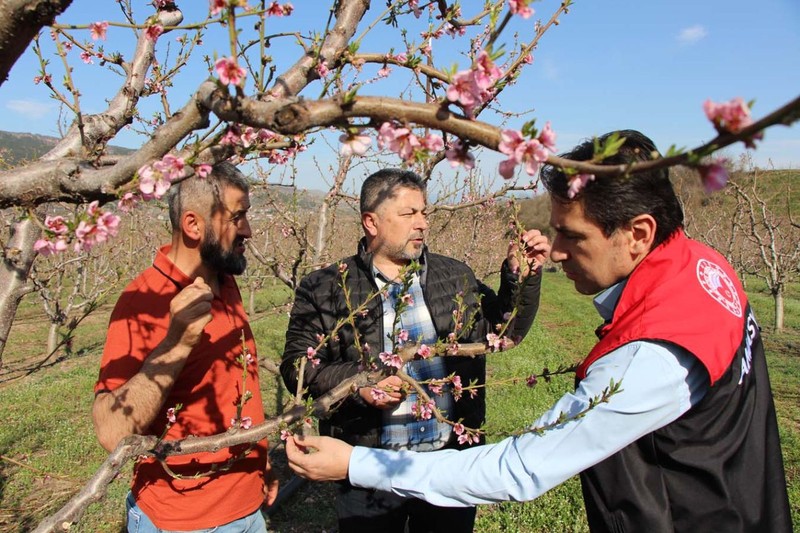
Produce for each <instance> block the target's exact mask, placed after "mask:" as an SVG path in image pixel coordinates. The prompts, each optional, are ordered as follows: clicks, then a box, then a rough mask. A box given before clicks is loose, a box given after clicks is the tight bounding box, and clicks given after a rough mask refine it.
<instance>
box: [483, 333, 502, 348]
mask: <svg viewBox="0 0 800 533" xmlns="http://www.w3.org/2000/svg"><path fill="white" fill-rule="evenodd" d="M486 342H487V344H488V345H489V348H491V349H492V351H493V352H496V351H499V350H500V346H501V341H500V337H498V336H497V335H496V334H494V333H489V334H487V335H486Z"/></svg>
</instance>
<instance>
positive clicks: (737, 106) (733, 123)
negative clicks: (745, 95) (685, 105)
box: [703, 96, 753, 133]
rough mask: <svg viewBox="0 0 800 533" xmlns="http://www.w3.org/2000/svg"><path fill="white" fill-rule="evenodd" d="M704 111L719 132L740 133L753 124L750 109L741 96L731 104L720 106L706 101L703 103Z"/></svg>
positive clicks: (721, 104)
mask: <svg viewBox="0 0 800 533" xmlns="http://www.w3.org/2000/svg"><path fill="white" fill-rule="evenodd" d="M703 110H704V111H705V113H706V116H707V117H708V119H709V120H710V121H711V122H713V123H714V126H715V127H716V128H717V129H719V130H723V131H728V132H731V133H738V132H739V131H741V130H742V129H743V128H746V127H747V126H749V125H750V124H752V123H753V120H752V119H751V118H750V108H749V107H748V106H747V103H745V101H744V99H742V97H740V96H739V97H736V98H734V99H733V100H731V101H730V102H723V103H719V104H718V103H716V102H712V101H711V100H706V101H705V102H703Z"/></svg>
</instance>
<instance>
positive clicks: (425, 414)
mask: <svg viewBox="0 0 800 533" xmlns="http://www.w3.org/2000/svg"><path fill="white" fill-rule="evenodd" d="M434 409H436V404H435V403H433V401H432V400H428V401H427V402H423V401H422V400H418V401H417V403H415V404H414V405H412V406H411V413H412V414H413V415H414V417H416V419H417V420H430V419H431V417H432V416H433V410H434Z"/></svg>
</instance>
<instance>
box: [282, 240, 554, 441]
mask: <svg viewBox="0 0 800 533" xmlns="http://www.w3.org/2000/svg"><path fill="white" fill-rule="evenodd" d="M342 263H344V264H345V265H347V277H346V279H347V288H348V290H349V291H350V300H351V303H352V305H353V306H356V305H359V304H361V303H362V302H364V301H365V300H366V299H367V298H368V297H369V296H370V295H371V294H374V293H375V292H377V290H378V288H377V286H376V285H375V281H374V278H373V276H372V255H371V254H370V253H368V252H366V251H365V246H364V240H363V239H362V241H361V243H360V245H359V253H358V254H357V255H354V256H351V257H348V258H347V259H344V260H343V261H342ZM420 263H421V265H422V270H421V272H420V282H421V285H422V291H423V294H424V295H425V303H426V304H427V306H428V309H429V311H430V315H431V318H432V320H433V323H434V327H435V328H436V332H437V334H438V336H439V338H440V339H443V340H446V339H447V335H448V333H450V332H451V331H453V326H454V324H453V310H454V309H455V308H456V305H455V303H454V301H453V298H454V296H455V295H456V293H457V292H458V291H463V293H464V299H465V301H466V302H467V303H468V304H469V310H470V311H469V312H471V313H473V314H475V316H476V320H475V322H474V326H473V327H472V328H471V329H470V330H469V331H467V332H466V333H465V334H464V335H463V336H462V337H461V340H460V342H462V343H467V342H483V341H485V340H486V334H487V333H490V332H492V331H494V326H495V324H498V323H501V322H502V321H503V314H504V313H506V312H508V311H510V310H511V308H512V307H513V304H514V294H515V292H516V290H518V283H517V281H516V280H517V276H516V275H515V274H513V273H511V272H510V271H509V269H508V267H507V265H506V264H505V263H503V267H502V269H501V283H500V290H499V292H498V293H497V294H495V293H494V291H493V290H492V289H490V288H489V287H487V286H486V285H484V284H483V283H481V282H479V281H478V280H476V279H475V275H474V273H473V272H472V270H471V269H470V268H469V267H468V266H467V265H465V264H464V263H462V262H460V261H457V260H455V259H451V258H449V257H445V256H442V255H438V254H434V253H430V252H428V251H427V250H425V251H424V253H423V255H422V257H421V259H420ZM340 283H341V274H340V273H339V268H338V264H333V265H330V266H329V267H327V268H323V269H320V270H317V271H315V272H312V273H311V274H309V275H308V276H306V277H305V278H304V279H303V280H302V281H301V282H300V286H299V287H298V288H297V291H296V294H295V301H294V306H293V307H292V312H291V318H290V320H289V328H288V330H287V332H286V347H285V348H284V352H283V360H282V361H281V375H282V376H283V380H284V383H286V386H287V387H288V388H289V390H290V391H292V393H294V392H295V391H296V389H297V369H296V368H295V361H297V360H298V359H300V358H303V357H306V354H307V349H308V348H309V347H314V346H316V345H317V344H318V342H319V341H318V340H317V335H318V334H320V335H325V334H327V333H329V332H330V331H332V330H333V329H334V326H335V324H336V322H337V321H338V320H339V319H340V318H343V317H346V316H347V315H348V314H349V309H348V307H347V303H346V299H345V295H344V292H343V290H342V288H341V286H340ZM540 287H541V276H534V277H532V278H530V279H529V281H528V282H527V283H526V284H525V285H524V287H522V290H523V293H522V295H521V296H522V299H521V305H520V308H519V310H518V315H517V317H516V318H515V320H514V323H513V324H512V327H511V329H510V331H509V332H508V336H509V337H511V338H518V339H521V338H523V337H524V336H525V335H526V334H527V332H528V330H529V329H530V327H531V324H532V323H533V319H534V317H535V316H536V312H537V310H538V307H539V293H540ZM478 294H480V295H482V298H480V300H479V299H478V298H477V297H476V295H478ZM382 315H383V308H382V305H381V300H380V298H374V299H373V300H372V301H371V302H370V304H369V306H368V310H367V311H366V312H365V313H363V314H362V315H359V316H357V317H356V320H355V321H356V329H357V333H358V335H359V336H360V340H361V344H362V346H363V344H364V343H367V344H368V345H369V347H370V349H371V354H372V356H373V357H377V355H378V353H379V352H380V351H381V347H382V346H383V338H384V331H383V319H382ZM465 323H466V321H465ZM354 335H356V332H355V331H354V330H353V328H352V326H345V327H343V328H342V329H340V330H339V333H338V335H337V336H336V337H334V338H332V339H330V340H329V342H328V343H327V344H326V345H325V346H324V347H323V348H322V349H320V350H318V352H317V357H319V359H320V364H319V365H317V366H316V367H312V365H310V364H309V365H306V367H305V376H304V386H305V387H307V389H308V392H309V394H310V395H311V396H312V397H314V398H317V397H319V396H321V395H323V394H325V393H326V392H328V391H329V390H331V389H332V388H333V387H335V386H336V385H338V384H339V383H341V382H342V381H343V380H345V379H347V378H349V377H350V376H353V375H354V374H356V373H357V372H358V371H359V362H360V360H361V357H360V354H359V353H358V348H357V347H356V345H355V343H354ZM446 365H447V371H448V374H449V373H451V372H455V373H456V374H457V375H459V376H461V381H462V383H463V384H464V385H467V384H469V383H470V381H471V380H473V379H477V381H478V383H481V384H482V383H484V381H485V377H486V360H485V358H484V357H483V356H479V357H475V358H467V357H447V358H446ZM478 390H479V393H478V395H477V396H476V397H475V398H469V397H468V396H469V395H467V394H465V395H464V396H463V397H462V398H461V399H460V400H459V401H458V402H456V403H455V410H454V413H452V416H450V418H451V420H458V419H459V418H463V419H464V420H463V423H464V425H465V426H467V427H474V428H477V427H479V426H480V425H481V424H482V423H483V421H484V417H485V414H486V400H485V394H484V389H483V388H480V389H478ZM381 419H382V416H381V411H380V410H378V409H375V408H374V407H371V406H370V405H368V404H367V403H366V402H364V401H363V400H362V399H361V397H360V396H359V395H358V394H353V395H351V396H350V397H349V398H348V399H347V400H346V401H345V402H344V403H343V404H342V405H341V406H340V407H339V408H338V409H336V410H335V411H334V412H333V413H332V415H331V416H330V418H329V419H327V420H323V421H322V422H321V424H320V432H321V433H322V434H324V435H331V436H333V437H337V438H340V439H342V440H345V441H347V442H349V443H351V444H357V445H361V446H369V447H378V446H379V443H380V434H381V431H380V429H381Z"/></svg>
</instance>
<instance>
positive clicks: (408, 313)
mask: <svg viewBox="0 0 800 533" xmlns="http://www.w3.org/2000/svg"><path fill="white" fill-rule="evenodd" d="M373 274H374V275H375V282H376V284H377V285H378V287H380V288H381V290H384V289H385V290H386V292H385V294H386V296H384V297H383V298H382V300H383V331H384V334H385V337H384V339H383V351H384V352H391V351H392V338H391V337H392V329H393V327H395V324H394V319H395V307H396V304H397V298H399V297H400V296H401V292H402V289H403V284H402V283H393V282H391V281H387V280H386V278H385V277H384V276H383V275H382V274H381V273H380V272H379V271H378V270H377V269H373ZM408 294H409V295H410V296H411V299H412V302H413V303H412V304H411V305H409V306H408V307H406V309H405V310H404V311H403V313H402V314H401V315H400V320H399V321H398V323H397V325H396V327H397V328H399V329H401V330H406V331H407V332H408V342H416V343H418V344H427V345H428V346H433V345H434V344H435V343H436V341H437V340H438V339H437V336H436V330H435V329H434V327H433V320H431V314H430V312H429V311H428V306H427V305H426V304H425V297H424V296H423V294H422V286H421V285H420V283H419V275H418V274H414V276H413V278H412V283H411V286H410V287H409V290H408ZM403 371H405V373H406V374H408V375H409V376H411V377H412V378H414V379H415V380H417V381H425V380H428V379H441V378H443V377H445V376H446V375H447V369H446V368H445V365H444V359H442V358H441V357H431V358H429V359H420V360H416V361H409V362H408V363H406V364H405V366H403ZM423 387H424V388H425V391H426V392H427V393H428V396H430V398H431V399H432V400H434V401H435V402H436V407H437V408H438V409H439V410H440V411H441V412H442V413H443V414H444V415H445V416H446V415H447V414H448V413H449V412H452V408H453V396H452V394H450V393H449V392H444V393H443V394H442V395H436V394H433V393H431V392H430V389H428V387H427V386H425V385H423ZM444 390H445V391H449V387H444ZM417 399H418V394H417V393H416V392H415V391H409V393H408V395H407V396H406V398H405V400H404V401H403V402H402V403H400V405H398V406H397V407H396V408H394V409H392V410H385V411H383V429H382V431H381V446H382V447H383V448H389V449H393V450H413V451H423V452H424V451H430V450H437V449H439V448H441V447H442V446H444V445H445V444H446V443H447V441H448V440H449V439H450V433H451V431H452V428H451V426H450V425H448V424H440V423H439V422H438V421H437V420H436V418H435V417H434V416H431V418H430V419H429V420H421V419H420V420H417V418H416V417H415V416H414V413H413V411H412V406H414V405H415V404H416V403H417Z"/></svg>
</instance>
